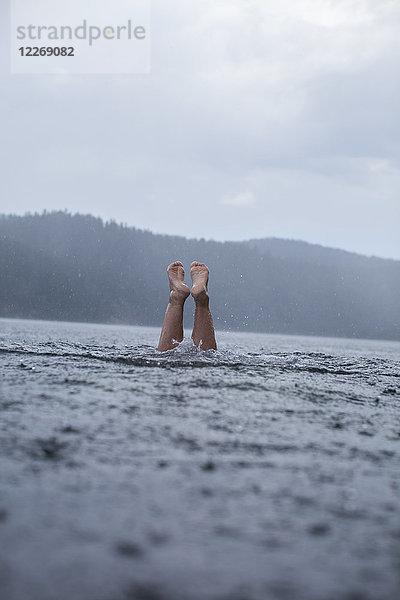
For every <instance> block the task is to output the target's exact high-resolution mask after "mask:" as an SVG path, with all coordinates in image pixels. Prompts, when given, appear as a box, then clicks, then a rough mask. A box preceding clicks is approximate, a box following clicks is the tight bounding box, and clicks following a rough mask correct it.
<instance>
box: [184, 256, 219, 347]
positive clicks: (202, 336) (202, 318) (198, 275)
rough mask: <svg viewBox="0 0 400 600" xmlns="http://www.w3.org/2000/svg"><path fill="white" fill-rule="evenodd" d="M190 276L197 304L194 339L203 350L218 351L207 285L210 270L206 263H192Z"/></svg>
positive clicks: (192, 291)
mask: <svg viewBox="0 0 400 600" xmlns="http://www.w3.org/2000/svg"><path fill="white" fill-rule="evenodd" d="M190 276H191V278H192V281H193V287H192V290H191V294H192V296H193V299H194V301H195V303H196V309H195V313H194V324H193V332H192V339H193V342H194V344H195V345H196V346H198V347H200V348H201V350H211V349H212V350H216V349H217V343H216V341H215V332H214V325H213V320H212V316H211V311H210V306H209V305H210V298H209V296H208V291H207V285H208V277H209V270H208V267H207V266H206V265H205V264H204V263H200V262H192V264H191V266H190Z"/></svg>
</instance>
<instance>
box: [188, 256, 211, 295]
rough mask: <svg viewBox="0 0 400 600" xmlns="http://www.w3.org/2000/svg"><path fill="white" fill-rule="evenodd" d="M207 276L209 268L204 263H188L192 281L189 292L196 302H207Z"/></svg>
mask: <svg viewBox="0 0 400 600" xmlns="http://www.w3.org/2000/svg"><path fill="white" fill-rule="evenodd" d="M208 276H209V270H208V267H207V266H206V265H205V264H204V263H201V262H192V264H191V265H190V277H191V278H192V281H193V287H192V290H191V294H192V296H193V298H194V300H195V302H196V303H199V304H208V293H207V284H208Z"/></svg>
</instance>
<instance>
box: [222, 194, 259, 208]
mask: <svg viewBox="0 0 400 600" xmlns="http://www.w3.org/2000/svg"><path fill="white" fill-rule="evenodd" d="M255 202H256V197H255V196H254V194H253V192H251V191H247V192H240V193H239V194H236V195H234V196H226V197H225V198H222V200H221V204H226V205H227V206H237V207H241V206H251V205H252V204H255Z"/></svg>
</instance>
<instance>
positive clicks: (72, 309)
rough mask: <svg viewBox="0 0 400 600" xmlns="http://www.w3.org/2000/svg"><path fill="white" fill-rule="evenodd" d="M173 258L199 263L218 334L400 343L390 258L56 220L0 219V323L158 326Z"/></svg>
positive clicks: (82, 219)
mask: <svg viewBox="0 0 400 600" xmlns="http://www.w3.org/2000/svg"><path fill="white" fill-rule="evenodd" d="M177 259H179V260H182V262H183V263H184V265H185V268H186V271H187V273H188V271H189V266H190V263H191V261H192V260H200V261H204V262H206V263H207V264H208V265H209V267H210V271H211V280H210V291H211V306H212V311H213V315H214V322H215V325H216V327H217V328H219V329H238V330H250V331H263V332H275V333H293V334H308V335H328V336H347V337H365V338H381V339H400V262H399V261H392V260H385V259H380V258H369V257H365V256H361V255H357V254H353V253H350V252H345V251H342V250H335V249H331V248H324V247H322V246H317V245H312V244H307V243H305V242H296V241H290V240H280V239H263V240H251V241H248V242H214V241H205V240H188V239H186V238H183V237H178V236H166V235H155V234H152V233H150V232H147V231H142V230H138V229H135V228H130V227H126V226H124V225H117V224H116V223H114V222H109V223H103V222H102V221H101V220H100V219H96V218H94V217H92V216H87V215H86V216H84V215H70V214H68V213H65V212H53V213H44V214H42V215H37V214H35V215H26V216H24V217H17V216H0V316H1V317H21V318H40V319H60V320H74V321H92V322H112V323H131V324H139V325H157V326H160V325H161V323H162V318H163V314H164V310H165V305H166V302H167V299H168V288H167V278H166V272H165V269H166V266H167V265H168V264H169V263H170V262H172V261H173V260H177ZM189 303H191V300H188V303H187V304H189ZM188 313H189V314H188ZM186 319H187V325H188V326H189V325H190V323H191V315H190V311H188V310H186Z"/></svg>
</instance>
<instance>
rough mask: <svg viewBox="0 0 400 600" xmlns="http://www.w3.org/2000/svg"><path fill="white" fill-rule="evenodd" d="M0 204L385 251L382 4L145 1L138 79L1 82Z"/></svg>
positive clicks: (197, 233) (199, 233) (9, 78)
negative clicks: (147, 56) (148, 61)
mask: <svg viewBox="0 0 400 600" xmlns="http://www.w3.org/2000/svg"><path fill="white" fill-rule="evenodd" d="M0 17H1V34H2V35H1V40H2V41H1V42H0V44H1V45H2V46H1V48H2V51H1V75H0V91H1V96H0V109H1V110H0V130H1V148H0V152H1V187H0V212H3V213H9V212H13V213H18V214H23V213H24V212H26V211H41V210H43V209H47V210H51V209H68V210H69V211H72V212H76V211H79V212H83V213H92V214H94V215H97V216H101V217H104V218H107V219H108V218H114V219H116V220H117V221H122V222H125V223H127V224H129V225H134V226H136V227H140V228H146V229H150V230H152V231H155V232H160V233H170V234H181V235H186V236H189V237H205V238H213V239H218V240H226V239H229V240H240V239H248V238H254V237H269V236H274V237H285V238H295V239H303V240H306V241H309V242H315V243H321V244H324V245H329V246H334V247H340V248H344V249H347V250H352V251H356V252H361V253H364V254H375V255H378V256H384V257H391V258H397V259H400V234H399V232H400V171H399V139H400V136H399V106H400V68H399V62H400V35H399V25H400V2H399V1H398V0H354V1H353V0H343V1H339V0H331V1H328V0H280V1H279V2H277V1H276V0H219V1H218V0H200V1H198V2H188V1H187V0H180V1H178V0H168V2H165V0H153V2H152V32H151V36H152V70H151V74H150V75H131V76H130V75H122V76H121V75H119V76H117V75H114V76H109V75H79V76H54V75H41V76H38V75H36V76H35V75H10V74H9V52H8V35H9V24H8V18H9V17H8V11H7V9H6V8H5V5H4V3H2V8H1V9H0Z"/></svg>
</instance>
